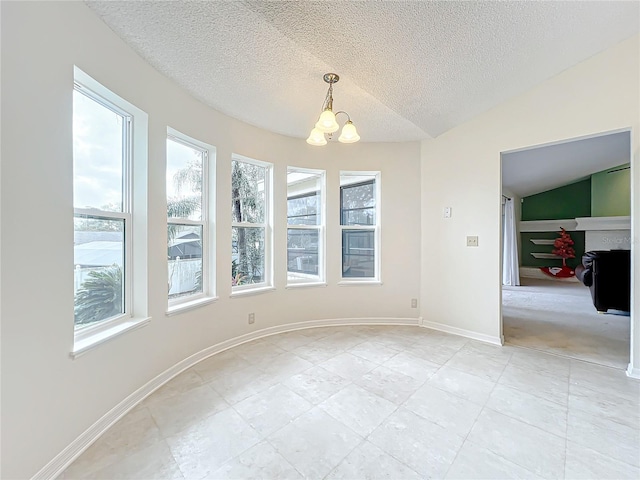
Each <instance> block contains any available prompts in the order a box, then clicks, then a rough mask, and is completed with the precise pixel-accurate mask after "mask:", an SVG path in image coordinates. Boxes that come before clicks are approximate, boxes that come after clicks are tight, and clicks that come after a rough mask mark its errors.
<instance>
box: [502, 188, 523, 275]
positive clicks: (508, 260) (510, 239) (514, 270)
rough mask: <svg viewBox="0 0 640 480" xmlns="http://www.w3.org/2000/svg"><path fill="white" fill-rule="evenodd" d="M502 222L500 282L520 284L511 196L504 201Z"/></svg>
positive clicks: (514, 213) (514, 214) (514, 215)
mask: <svg viewBox="0 0 640 480" xmlns="http://www.w3.org/2000/svg"><path fill="white" fill-rule="evenodd" d="M502 223H503V225H502V284H503V285H520V269H519V267H518V238H517V235H516V212H515V209H514V208H513V199H512V198H507V199H506V201H505V203H504V217H503V221H502Z"/></svg>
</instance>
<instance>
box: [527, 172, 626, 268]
mask: <svg viewBox="0 0 640 480" xmlns="http://www.w3.org/2000/svg"><path fill="white" fill-rule="evenodd" d="M627 186H628V185H627ZM590 216H591V178H587V179H586V180H582V181H580V182H576V183H572V184H570V185H565V186H564V187H560V188H555V189H553V190H549V191H547V192H542V193H538V194H536V195H531V196H530V197H524V198H523V199H522V220H523V221H529V220H563V219H565V218H577V217H590ZM543 266H546V265H543Z"/></svg>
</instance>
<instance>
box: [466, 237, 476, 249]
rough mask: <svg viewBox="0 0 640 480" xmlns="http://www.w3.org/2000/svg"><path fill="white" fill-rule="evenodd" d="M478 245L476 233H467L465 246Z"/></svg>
mask: <svg viewBox="0 0 640 480" xmlns="http://www.w3.org/2000/svg"><path fill="white" fill-rule="evenodd" d="M477 246H478V236H477V235H468V236H467V247H477Z"/></svg>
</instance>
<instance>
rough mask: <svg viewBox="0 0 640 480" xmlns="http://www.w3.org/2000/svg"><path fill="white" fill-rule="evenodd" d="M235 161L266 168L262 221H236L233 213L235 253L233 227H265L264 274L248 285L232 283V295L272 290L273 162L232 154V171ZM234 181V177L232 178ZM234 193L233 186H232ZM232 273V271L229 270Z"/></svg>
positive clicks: (232, 225) (232, 224)
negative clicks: (256, 281)
mask: <svg viewBox="0 0 640 480" xmlns="http://www.w3.org/2000/svg"><path fill="white" fill-rule="evenodd" d="M233 162H241V163H248V164H250V165H254V166H257V167H261V168H264V169H265V175H264V179H265V185H264V219H263V222H262V223H252V222H236V221H234V220H233V213H232V214H231V236H230V237H231V238H230V240H231V248H232V252H231V253H232V255H233V229H234V228H263V229H264V275H263V277H264V278H263V281H262V282H260V283H249V284H246V285H232V286H231V296H232V297H233V296H240V295H243V294H248V293H251V292H258V291H264V290H271V289H273V288H274V286H273V164H272V163H269V162H264V161H262V160H256V159H253V158H249V157H245V156H243V155H239V154H236V153H234V154H232V156H231V172H233ZM230 180H231V181H232V182H233V179H232V178H231V179H230ZM231 194H232V195H233V186H232V188H231ZM232 200H233V197H232ZM229 273H231V272H229Z"/></svg>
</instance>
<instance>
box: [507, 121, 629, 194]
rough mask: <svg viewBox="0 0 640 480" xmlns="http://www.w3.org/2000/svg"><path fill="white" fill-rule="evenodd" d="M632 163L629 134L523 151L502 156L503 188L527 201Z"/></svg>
mask: <svg viewBox="0 0 640 480" xmlns="http://www.w3.org/2000/svg"><path fill="white" fill-rule="evenodd" d="M630 159H631V134H630V133H629V132H620V133H611V134H607V135H601V136H598V137H591V138H585V139H579V140H572V141H568V142H564V143H558V144H555V145H547V146H542V147H537V148H531V149H526V150H520V151H517V152H511V153H506V154H504V155H502V186H503V187H505V188H507V189H508V190H510V191H511V192H512V193H514V194H516V195H519V196H520V197H526V196H528V195H534V194H536V193H540V192H545V191H547V190H551V189H553V188H557V187H560V186H562V185H567V184H569V183H572V182H575V181H577V180H580V179H582V178H586V177H588V176H589V175H591V174H593V173H597V172H601V171H603V170H607V169H609V168H612V167H617V166H618V165H622V164H624V163H629V162H630V161H631V160H630Z"/></svg>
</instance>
